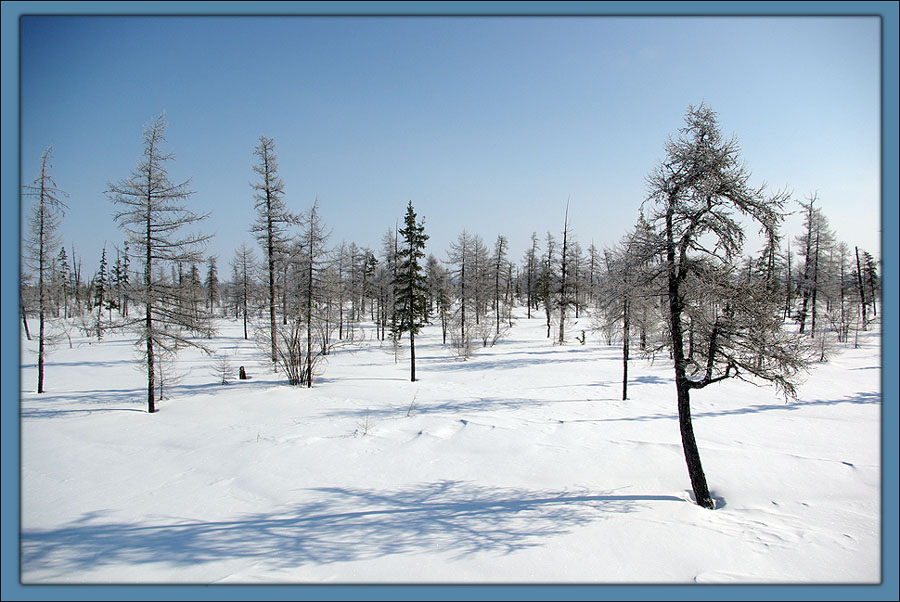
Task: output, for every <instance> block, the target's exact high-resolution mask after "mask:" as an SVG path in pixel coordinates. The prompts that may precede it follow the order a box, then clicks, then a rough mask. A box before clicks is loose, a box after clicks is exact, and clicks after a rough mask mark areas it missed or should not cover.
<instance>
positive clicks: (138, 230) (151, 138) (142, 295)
mask: <svg viewBox="0 0 900 602" xmlns="http://www.w3.org/2000/svg"><path fill="white" fill-rule="evenodd" d="M166 125H167V123H166V118H165V116H160V117H158V118H157V119H156V120H155V121H154V122H153V123H152V124H150V125H149V126H148V127H147V128H146V130H145V131H144V151H143V156H142V157H141V159H140V160H139V162H138V165H137V167H136V168H135V170H134V171H133V172H132V173H131V175H130V176H129V177H127V178H125V179H123V180H120V181H119V182H117V183H115V184H109V187H108V189H107V191H106V194H107V196H108V197H109V198H110V200H111V201H112V202H113V203H114V205H115V207H116V212H115V215H114V217H115V220H116V221H117V222H118V224H119V227H121V228H122V229H123V230H124V231H125V233H126V235H127V237H128V241H129V242H130V243H131V244H132V248H134V249H136V255H135V258H136V259H139V260H141V261H143V264H144V265H143V268H144V273H143V281H142V282H141V283H140V285H137V283H134V286H133V289H134V299H135V300H136V301H137V302H138V303H139V304H141V305H143V308H144V316H143V318H139V319H136V320H133V321H130V322H129V324H130V325H131V326H133V327H134V328H135V329H136V330H137V332H138V335H139V336H138V343H137V344H138V346H139V348H141V351H142V355H143V361H144V362H145V363H146V366H147V407H148V411H149V412H150V413H151V414H152V413H154V412H156V403H155V401H156V396H155V391H156V384H155V383H156V381H155V378H156V374H157V369H158V366H157V363H158V359H161V358H163V357H166V356H174V354H175V353H176V352H177V350H178V348H180V347H184V346H189V347H196V348H199V349H203V350H206V349H205V347H203V345H201V344H199V343H197V342H196V341H194V340H193V339H191V338H190V337H189V336H188V335H189V334H206V333H207V332H208V329H209V325H208V315H205V314H202V315H201V314H198V313H195V312H193V311H187V310H186V303H185V300H184V299H183V298H182V293H183V290H182V287H180V286H178V283H177V282H167V281H164V280H162V279H160V278H159V274H158V272H161V271H163V269H164V266H165V265H166V264H170V265H172V266H174V265H176V264H177V265H181V264H184V263H191V262H195V261H200V260H201V259H202V252H203V246H204V243H205V242H206V241H207V240H208V239H209V238H210V237H209V236H205V235H202V234H199V233H196V232H184V230H185V229H186V228H192V227H194V226H196V225H197V224H198V223H199V222H200V221H202V220H203V219H205V218H206V217H207V216H206V215H199V214H197V213H194V212H193V211H190V210H189V209H188V208H187V207H186V206H185V203H186V202H187V200H188V199H189V198H190V196H191V195H192V194H193V192H192V191H191V190H190V189H189V188H188V186H189V184H190V180H188V181H185V182H182V183H180V184H176V183H173V182H172V181H170V180H169V176H168V171H167V164H168V162H169V161H171V160H172V159H173V158H174V156H173V155H172V154H171V153H168V152H165V151H164V150H163V148H162V147H163V144H164V142H165V130H166Z"/></svg>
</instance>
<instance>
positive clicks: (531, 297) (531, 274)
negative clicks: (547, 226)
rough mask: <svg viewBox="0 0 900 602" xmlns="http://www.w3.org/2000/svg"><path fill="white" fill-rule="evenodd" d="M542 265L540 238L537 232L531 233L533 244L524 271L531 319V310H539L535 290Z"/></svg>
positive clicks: (526, 299)
mask: <svg viewBox="0 0 900 602" xmlns="http://www.w3.org/2000/svg"><path fill="white" fill-rule="evenodd" d="M539 263H540V258H539V257H538V238H537V232H532V233H531V244H530V245H528V250H526V251H525V258H524V269H525V315H526V317H527V318H528V319H529V320H530V319H531V308H532V307H534V308H537V301H536V300H537V294H536V293H535V288H536V285H537V273H538V272H537V269H538V264H539Z"/></svg>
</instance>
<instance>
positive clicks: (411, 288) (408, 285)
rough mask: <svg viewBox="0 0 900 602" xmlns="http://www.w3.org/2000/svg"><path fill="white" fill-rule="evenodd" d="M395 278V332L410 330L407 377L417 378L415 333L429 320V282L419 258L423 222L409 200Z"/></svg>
mask: <svg viewBox="0 0 900 602" xmlns="http://www.w3.org/2000/svg"><path fill="white" fill-rule="evenodd" d="M399 235H400V238H401V242H400V246H399V250H398V256H397V276H396V278H395V279H394V299H395V303H396V305H395V308H394V313H395V314H396V315H397V318H396V322H397V330H398V333H404V332H407V333H409V380H410V381H411V382H414V381H415V380H416V334H418V332H419V331H420V330H421V329H422V327H423V326H424V325H425V323H426V322H427V321H428V297H427V293H428V283H427V281H426V279H425V270H424V266H423V265H422V259H424V257H425V241H426V240H428V235H427V234H425V225H424V224H423V223H422V222H416V212H415V210H414V209H413V204H412V201H410V202H409V204H408V205H407V206H406V215H405V216H404V218H403V228H401V229H400V231H399Z"/></svg>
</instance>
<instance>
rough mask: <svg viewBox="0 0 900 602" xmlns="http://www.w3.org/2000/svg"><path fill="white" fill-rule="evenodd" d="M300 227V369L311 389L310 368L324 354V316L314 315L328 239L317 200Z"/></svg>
mask: <svg viewBox="0 0 900 602" xmlns="http://www.w3.org/2000/svg"><path fill="white" fill-rule="evenodd" d="M302 224H303V228H302V231H301V234H300V239H299V242H298V251H297V254H298V257H300V263H301V279H300V289H299V291H298V292H299V293H300V316H301V317H302V319H303V320H304V321H305V322H306V367H305V369H304V370H303V375H301V377H302V378H303V381H302V383H301V384H305V385H306V386H307V388H309V387H312V380H313V375H314V374H313V368H314V365H315V363H316V360H317V359H318V358H319V357H321V356H323V355H325V354H326V353H327V347H326V345H327V328H328V327H327V325H326V324H325V320H326V317H325V316H320V315H317V311H318V309H319V306H320V305H324V303H323V301H324V291H323V290H322V272H323V270H324V268H325V267H326V266H327V265H328V262H329V261H328V260H329V257H328V249H327V246H326V245H327V243H328V237H329V236H330V233H329V232H327V231H326V230H325V224H324V223H323V222H322V216H321V215H320V214H319V199H316V200H315V202H314V203H313V205H312V207H310V209H309V211H307V212H306V214H305V215H304V216H303V218H302ZM314 327H315V329H316V330H317V331H318V335H317V336H318V337H319V340H317V341H316V342H317V343H319V345H317V347H318V348H319V351H313V337H314Z"/></svg>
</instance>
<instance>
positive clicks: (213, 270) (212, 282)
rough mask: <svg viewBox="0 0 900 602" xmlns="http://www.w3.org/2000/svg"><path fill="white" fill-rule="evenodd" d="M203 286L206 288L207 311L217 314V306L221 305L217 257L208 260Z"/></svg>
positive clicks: (212, 256) (213, 256)
mask: <svg viewBox="0 0 900 602" xmlns="http://www.w3.org/2000/svg"><path fill="white" fill-rule="evenodd" d="M203 284H204V286H205V287H206V309H207V310H208V311H209V312H210V313H215V310H216V305H218V304H219V268H218V266H217V265H216V256H215V255H211V256H210V257H208V258H207V259H206V281H205V282H204V283H203Z"/></svg>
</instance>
